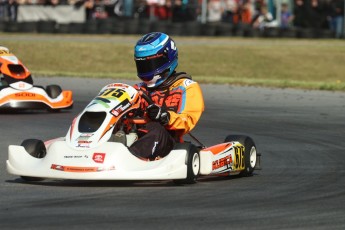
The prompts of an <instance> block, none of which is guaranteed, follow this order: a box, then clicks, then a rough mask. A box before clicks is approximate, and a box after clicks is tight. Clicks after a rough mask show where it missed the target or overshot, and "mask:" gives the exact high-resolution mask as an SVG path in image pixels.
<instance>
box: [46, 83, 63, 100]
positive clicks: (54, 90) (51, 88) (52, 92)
mask: <svg viewBox="0 0 345 230" xmlns="http://www.w3.org/2000/svg"><path fill="white" fill-rule="evenodd" d="M46 92H47V94H48V96H49V97H51V98H53V99H55V98H57V97H58V96H59V95H60V94H61V93H62V89H61V87H60V86H58V85H48V86H47V88H46Z"/></svg>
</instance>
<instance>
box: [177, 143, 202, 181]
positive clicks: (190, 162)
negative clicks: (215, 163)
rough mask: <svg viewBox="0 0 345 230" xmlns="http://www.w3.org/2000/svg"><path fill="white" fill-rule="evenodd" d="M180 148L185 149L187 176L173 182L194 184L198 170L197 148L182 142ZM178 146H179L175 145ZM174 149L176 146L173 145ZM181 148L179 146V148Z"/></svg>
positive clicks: (198, 156)
mask: <svg viewBox="0 0 345 230" xmlns="http://www.w3.org/2000/svg"><path fill="white" fill-rule="evenodd" d="M182 145H183V146H182V148H183V149H186V150H187V158H186V165H187V177H186V179H179V180H174V183H175V184H178V185H181V184H195V183H196V182H197V179H198V176H199V172H200V154H199V150H198V149H197V148H196V147H195V146H194V145H192V144H182ZM177 148H180V147H177ZM175 149H176V147H175ZM180 149H181V148H180Z"/></svg>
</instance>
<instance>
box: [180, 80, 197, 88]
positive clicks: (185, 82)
mask: <svg viewBox="0 0 345 230" xmlns="http://www.w3.org/2000/svg"><path fill="white" fill-rule="evenodd" d="M183 83H184V85H185V86H186V87H187V86H189V85H191V84H193V83H195V81H193V80H190V79H186V80H185V81H184V82H183Z"/></svg>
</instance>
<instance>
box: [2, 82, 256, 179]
mask: <svg viewBox="0 0 345 230" xmlns="http://www.w3.org/2000/svg"><path fill="white" fill-rule="evenodd" d="M140 100H141V97H140V95H139V92H138V91H137V90H135V89H134V88H133V87H131V86H129V85H125V84H121V83H115V84H110V85H107V86H106V87H104V88H103V89H102V90H101V92H100V93H99V94H98V96H97V97H95V98H94V99H93V100H92V101H91V102H90V103H89V105H88V106H86V108H85V109H84V110H83V111H82V112H81V113H80V114H79V115H78V116H77V117H76V118H75V119H74V120H73V122H72V124H71V126H70V128H69V130H68V132H67V135H66V136H65V137H61V138H57V139H53V140H50V141H46V142H45V143H44V146H45V149H46V154H45V156H44V157H42V158H40V157H35V156H32V154H30V153H29V152H27V151H26V149H25V148H24V147H23V146H18V145H10V146H9V148H8V153H9V156H8V160H7V162H6V163H7V171H8V172H9V173H10V174H14V175H19V176H24V177H37V178H58V179H78V180H167V179H186V178H187V175H188V167H191V168H193V169H192V170H193V171H194V173H195V174H196V175H197V174H200V175H212V174H224V173H226V174H228V175H231V174H238V173H240V172H241V171H242V170H244V161H243V159H244V157H243V156H244V146H243V145H242V144H240V143H239V142H236V141H234V142H232V141H231V142H226V143H221V144H219V145H215V146H211V147H209V148H202V149H201V150H200V151H196V152H199V154H197V155H195V154H194V152H193V153H189V149H190V147H189V146H191V144H187V143H185V144H177V147H175V149H174V150H172V151H171V152H170V153H169V154H168V155H167V156H166V157H164V158H161V159H158V160H153V161H148V160H143V159H140V158H138V157H136V156H134V155H133V154H132V153H131V152H130V151H129V150H128V148H127V146H130V145H131V144H132V143H133V141H135V138H132V134H131V133H129V134H128V133H127V134H126V136H127V146H125V145H124V144H123V143H120V142H114V141H111V137H112V135H114V134H113V133H114V132H113V131H114V128H115V127H116V125H117V122H118V121H120V120H121V119H122V116H124V115H125V114H127V113H128V112H129V111H132V109H137V108H139V105H140ZM100 118H101V120H100V121H99V119H100ZM42 145H43V144H42ZM193 151H194V150H193ZM254 151H255V152H254ZM251 152H253V156H254V157H255V159H253V160H256V150H255V148H254V149H252V150H251ZM191 154H194V155H195V156H196V157H194V155H193V157H192V158H190V157H189V156H191ZM251 155H252V154H251ZM188 159H193V160H192V163H190V162H189V163H188ZM254 165H255V162H254ZM253 167H254V166H253ZM190 171H191V170H190V168H189V173H190Z"/></svg>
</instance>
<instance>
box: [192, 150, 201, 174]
mask: <svg viewBox="0 0 345 230" xmlns="http://www.w3.org/2000/svg"><path fill="white" fill-rule="evenodd" d="M199 168H200V160H199V154H198V153H194V155H193V160H192V169H193V174H194V175H195V176H196V175H198V173H199Z"/></svg>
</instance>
